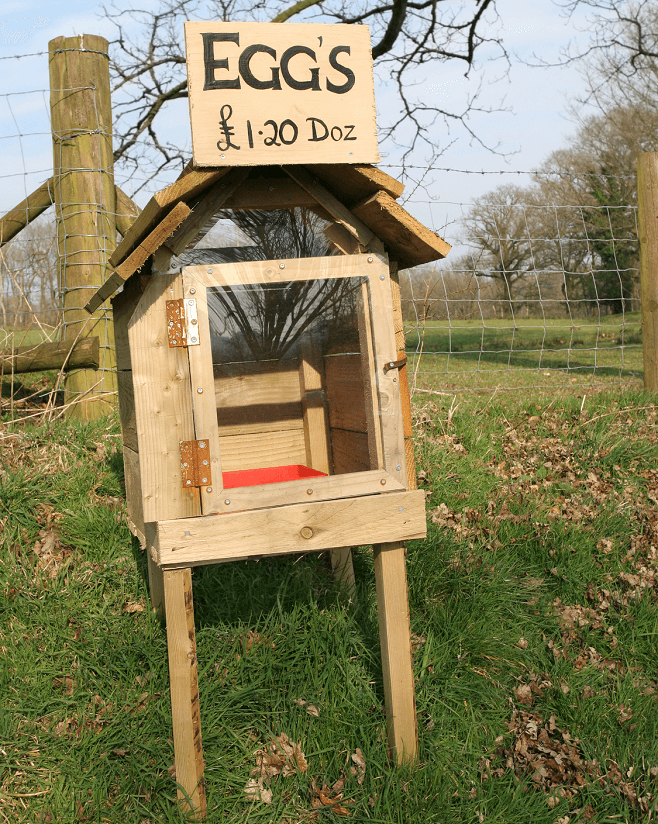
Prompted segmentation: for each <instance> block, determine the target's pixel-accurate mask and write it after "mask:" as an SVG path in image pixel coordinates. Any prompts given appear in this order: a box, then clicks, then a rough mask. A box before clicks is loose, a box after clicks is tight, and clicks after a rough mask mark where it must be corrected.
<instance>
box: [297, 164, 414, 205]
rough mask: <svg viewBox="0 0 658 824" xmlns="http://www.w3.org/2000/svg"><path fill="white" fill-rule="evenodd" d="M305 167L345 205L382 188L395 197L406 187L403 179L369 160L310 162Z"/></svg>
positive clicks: (358, 201) (364, 198)
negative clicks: (401, 180)
mask: <svg viewBox="0 0 658 824" xmlns="http://www.w3.org/2000/svg"><path fill="white" fill-rule="evenodd" d="M306 168H307V169H308V170H309V172H310V173H311V174H312V175H314V176H316V177H317V178H319V179H320V180H321V181H322V182H323V183H324V185H325V186H326V187H327V189H328V190H329V191H330V192H331V194H332V195H334V197H337V198H338V200H340V201H342V202H343V203H344V204H345V205H346V206H350V205H352V204H354V203H360V202H361V201H362V200H366V199H367V198H369V197H371V196H372V195H374V194H376V193H377V192H378V191H379V190H380V189H383V190H384V191H385V192H386V193H387V194H389V195H390V196H391V197H393V198H395V199H396V200H397V198H399V197H400V195H401V194H402V192H403V191H404V183H400V181H399V180H396V179H395V178H394V177H391V176H390V175H387V174H386V172H383V171H382V170H381V169H378V168H377V167H376V166H370V165H368V164H360V163H356V164H354V165H352V164H350V165H348V164H346V163H311V164H308V165H307V166H306Z"/></svg>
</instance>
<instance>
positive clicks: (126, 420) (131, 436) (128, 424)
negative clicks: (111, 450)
mask: <svg viewBox="0 0 658 824" xmlns="http://www.w3.org/2000/svg"><path fill="white" fill-rule="evenodd" d="M117 388H118V390H119V418H120V421H121V439H122V441H123V445H124V446H127V447H129V448H130V449H133V450H134V451H135V452H138V451H139V446H138V442H137V418H136V416H135V391H134V389H133V373H132V371H129V370H125V369H121V370H120V371H118V372H117Z"/></svg>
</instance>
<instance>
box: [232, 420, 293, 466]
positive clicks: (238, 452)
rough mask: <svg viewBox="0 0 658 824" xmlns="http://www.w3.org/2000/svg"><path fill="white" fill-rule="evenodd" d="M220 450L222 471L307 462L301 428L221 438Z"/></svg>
mask: <svg viewBox="0 0 658 824" xmlns="http://www.w3.org/2000/svg"><path fill="white" fill-rule="evenodd" d="M219 450H220V455H221V461H222V469H223V470H224V472H233V471H235V470H238V469H265V468H266V467H269V466H287V465H289V464H304V463H305V462H306V444H305V442H304V430H303V428H299V429H281V430H279V431H278V432H255V433H251V434H249V435H230V436H228V437H220V438H219Z"/></svg>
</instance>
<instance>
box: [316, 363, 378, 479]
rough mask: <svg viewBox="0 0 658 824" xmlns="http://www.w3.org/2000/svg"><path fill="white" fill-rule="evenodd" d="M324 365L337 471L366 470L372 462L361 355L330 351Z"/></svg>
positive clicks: (335, 470) (332, 444)
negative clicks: (369, 450) (369, 449)
mask: <svg viewBox="0 0 658 824" xmlns="http://www.w3.org/2000/svg"><path fill="white" fill-rule="evenodd" d="M324 369H325V376H326V393H327V403H328V406H329V426H330V436H331V450H332V454H333V463H334V473H335V474H336V475H340V474H343V473H346V472H362V471H366V470H368V469H370V468H371V466H370V457H369V453H368V435H367V432H368V424H367V418H366V409H365V398H364V388H363V374H362V370H361V356H360V355H353V354H338V355H328V356H326V357H325V359H324Z"/></svg>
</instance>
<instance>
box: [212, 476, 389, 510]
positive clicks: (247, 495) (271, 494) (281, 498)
mask: <svg viewBox="0 0 658 824" xmlns="http://www.w3.org/2000/svg"><path fill="white" fill-rule="evenodd" d="M403 489H404V486H403V485H402V484H401V483H399V481H397V480H396V479H395V478H393V477H392V476H391V475H390V474H389V473H388V472H386V471H385V470H382V469H375V470H372V471H366V472H358V473H356V472H355V473H352V474H350V475H330V476H328V477H322V476H319V477H316V478H312V479H308V478H307V479H306V480H299V481H285V482H282V483H275V484H263V485H261V486H245V487H236V488H233V489H227V490H224V492H222V493H221V495H219V496H218V497H217V499H215V501H214V504H213V507H214V508H213V509H212V511H213V512H238V511H240V510H243V509H265V508H267V507H272V506H287V505H288V504H297V503H308V502H310V501H335V500H338V499H342V498H350V497H358V496H360V495H378V494H380V493H381V492H384V491H389V492H390V491H396V490H403ZM309 490H310V492H309Z"/></svg>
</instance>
